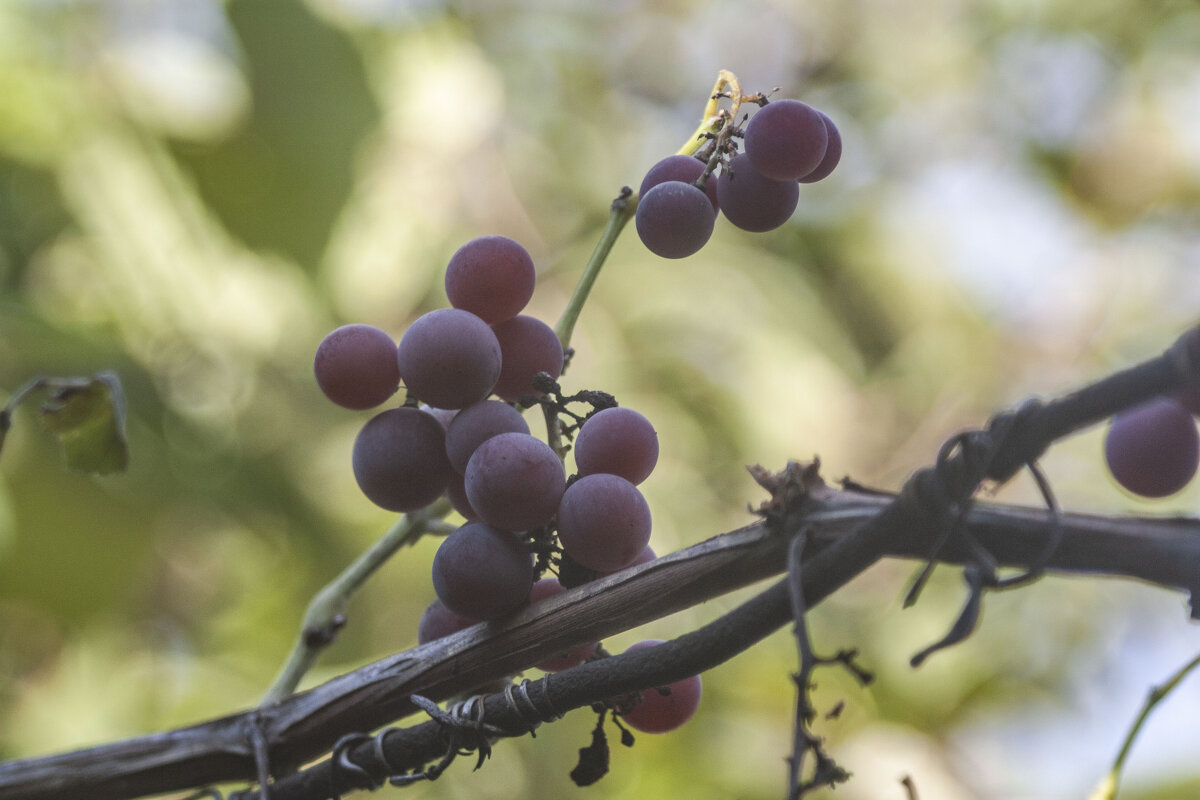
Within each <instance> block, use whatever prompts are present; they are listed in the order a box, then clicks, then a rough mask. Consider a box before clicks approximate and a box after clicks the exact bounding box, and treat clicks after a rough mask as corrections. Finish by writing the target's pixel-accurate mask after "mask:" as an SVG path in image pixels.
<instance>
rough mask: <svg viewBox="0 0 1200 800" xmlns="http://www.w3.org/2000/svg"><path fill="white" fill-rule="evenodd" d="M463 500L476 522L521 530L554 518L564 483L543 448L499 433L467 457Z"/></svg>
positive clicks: (552, 456)
mask: <svg viewBox="0 0 1200 800" xmlns="http://www.w3.org/2000/svg"><path fill="white" fill-rule="evenodd" d="M464 477H465V478H466V486H467V499H468V500H469V501H470V503H471V508H473V509H475V512H476V513H477V514H479V518H480V519H482V520H483V521H484V522H486V523H488V524H489V525H493V526H495V527H497V528H499V529H501V530H505V531H527V530H530V529H532V528H537V527H540V526H542V525H545V524H546V523H547V522H549V521H550V520H551V519H553V517H554V512H555V511H556V510H557V508H558V503H559V500H561V499H562V495H563V489H564V488H565V487H566V483H567V478H566V474H565V473H564V471H563V465H562V462H561V461H559V460H558V455H557V454H555V452H554V451H553V450H552V449H551V448H550V446H549V445H548V444H546V443H545V442H543V441H541V440H540V439H535V438H534V437H532V436H530V435H529V434H527V433H501V434H498V435H496V436H493V437H492V438H490V439H487V440H485V441H484V442H483V444H481V445H479V447H477V448H475V452H474V453H473V454H472V455H471V460H470V461H468V462H467V471H466V473H464Z"/></svg>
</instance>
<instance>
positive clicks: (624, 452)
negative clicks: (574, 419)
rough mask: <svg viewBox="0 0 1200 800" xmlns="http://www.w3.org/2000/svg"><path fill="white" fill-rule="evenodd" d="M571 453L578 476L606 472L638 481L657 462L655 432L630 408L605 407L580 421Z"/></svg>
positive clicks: (644, 419)
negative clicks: (585, 419)
mask: <svg viewBox="0 0 1200 800" xmlns="http://www.w3.org/2000/svg"><path fill="white" fill-rule="evenodd" d="M574 452H575V465H576V466H577V467H579V474H580V475H592V474H595V473H597V472H607V473H610V474H612V475H620V476H621V477H622V478H624V479H625V480H627V481H629V482H630V483H633V484H638V483H641V482H642V481H644V480H646V478H647V477H648V476H649V475H650V473H651V472H653V471H654V465H655V464H657V463H658V434H657V433H656V432H655V430H654V426H653V425H651V424H650V420H648V419H646V418H645V417H644V416H642V415H641V414H639V413H638V412H636V411H634V410H633V409H632V408H623V407H620V406H618V407H616V408H606V409H603V410H602V411H598V412H597V413H595V414H593V415H592V416H590V417H588V419H587V422H585V423H583V427H581V428H580V429H579V433H578V435H576V437H575V450H574Z"/></svg>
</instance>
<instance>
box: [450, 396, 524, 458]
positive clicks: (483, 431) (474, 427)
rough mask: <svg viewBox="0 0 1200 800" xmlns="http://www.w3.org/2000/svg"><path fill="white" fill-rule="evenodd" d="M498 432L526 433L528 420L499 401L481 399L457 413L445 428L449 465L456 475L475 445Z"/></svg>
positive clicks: (469, 456) (477, 445)
mask: <svg viewBox="0 0 1200 800" xmlns="http://www.w3.org/2000/svg"><path fill="white" fill-rule="evenodd" d="M498 433H529V423H528V422H526V421H525V418H524V417H522V416H521V412H520V411H517V410H516V409H515V408H513V407H512V406H510V405H508V404H507V403H501V402H500V401H499V400H482V401H480V402H478V403H473V404H472V405H469V406H467V407H466V408H464V409H463V410H462V411H460V412H458V415H457V416H456V417H455V418H454V421H453V422H451V423H450V427H449V428H447V429H446V455H448V456H449V457H450V466H452V467H454V469H455V470H457V471H458V472H459V473H460V474H461V473H463V472H466V471H467V462H468V461H470V460H471V454H472V453H474V452H475V448H477V447H479V445H480V444H482V443H483V441H484V440H485V439H490V438H491V437H493V436H495V435H496V434H498Z"/></svg>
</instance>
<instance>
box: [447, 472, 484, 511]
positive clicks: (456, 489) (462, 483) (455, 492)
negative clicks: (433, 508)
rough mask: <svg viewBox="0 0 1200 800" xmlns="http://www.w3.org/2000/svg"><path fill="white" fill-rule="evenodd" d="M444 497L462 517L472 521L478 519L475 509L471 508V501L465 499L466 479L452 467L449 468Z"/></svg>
mask: <svg viewBox="0 0 1200 800" xmlns="http://www.w3.org/2000/svg"><path fill="white" fill-rule="evenodd" d="M446 499H447V500H449V501H450V505H452V506H454V510H455V511H457V512H458V513H459V514H462V516H463V519H466V520H469V521H472V522H473V521H475V520H477V519H479V515H478V514H476V513H475V509H473V508H471V501H470V500H468V499H467V483H466V479H464V478H463V476H462V475H460V474H459V473H458V472H457V471H455V470H453V469H452V470H450V480H449V481H448V482H447V483H446Z"/></svg>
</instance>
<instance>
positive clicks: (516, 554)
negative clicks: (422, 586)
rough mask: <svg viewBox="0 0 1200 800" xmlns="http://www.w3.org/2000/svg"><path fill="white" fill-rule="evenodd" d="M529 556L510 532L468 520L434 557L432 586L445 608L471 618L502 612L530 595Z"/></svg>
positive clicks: (499, 614)
mask: <svg viewBox="0 0 1200 800" xmlns="http://www.w3.org/2000/svg"><path fill="white" fill-rule="evenodd" d="M532 585H533V561H532V559H530V557H529V548H528V547H526V545H525V543H524V542H522V541H521V540H520V539H518V538H517V536H516V535H515V534H512V533H508V532H507V531H501V530H497V529H496V528H493V527H492V526H490V525H485V524H484V523H482V522H468V523H467V524H466V525H463V526H462V527H461V528H459V529H458V530H456V531H455V532H454V533H452V534H450V535H449V536H447V537H446V539H445V540H444V541H443V542H442V545H441V547H439V548H438V551H437V553H436V554H435V555H434V557H433V590H434V591H435V592H437V596H438V599H439V600H441V601H442V602H443V603H444V604H445V605H446V608H448V609H450V610H451V611H453V612H454V613H455V614H460V615H461V616H464V617H467V618H469V619H475V620H492V619H499V618H500V617H504V616H507V615H508V614H511V613H512V612H513V611H516V610H517V609H518V608H520V607H521V606H523V605H524V604H525V602H526V601H527V600H528V599H529V589H530V587H531V586H532Z"/></svg>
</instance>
